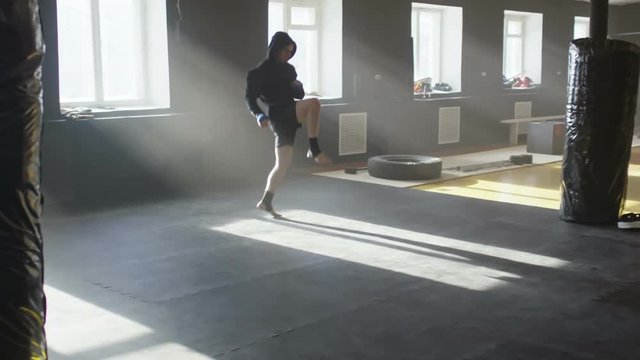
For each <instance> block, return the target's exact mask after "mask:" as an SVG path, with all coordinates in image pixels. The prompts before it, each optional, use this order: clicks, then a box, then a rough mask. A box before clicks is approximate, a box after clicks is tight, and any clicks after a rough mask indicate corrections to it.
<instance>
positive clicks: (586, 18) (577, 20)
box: [573, 16, 591, 40]
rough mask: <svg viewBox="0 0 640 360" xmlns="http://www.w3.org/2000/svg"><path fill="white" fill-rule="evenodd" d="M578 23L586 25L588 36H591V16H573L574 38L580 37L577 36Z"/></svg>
mask: <svg viewBox="0 0 640 360" xmlns="http://www.w3.org/2000/svg"><path fill="white" fill-rule="evenodd" d="M578 25H583V26H584V25H586V27H587V28H586V35H587V36H586V37H589V31H590V26H591V18H590V17H589V16H574V18H573V40H575V39H580V38H579V37H576V27H577V26H578Z"/></svg>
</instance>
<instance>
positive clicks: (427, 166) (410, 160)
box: [367, 155, 442, 180]
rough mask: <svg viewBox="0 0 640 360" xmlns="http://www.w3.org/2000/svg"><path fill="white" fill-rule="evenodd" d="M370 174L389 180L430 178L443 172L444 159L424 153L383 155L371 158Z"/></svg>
mask: <svg viewBox="0 0 640 360" xmlns="http://www.w3.org/2000/svg"><path fill="white" fill-rule="evenodd" d="M367 163H368V164H367V165H368V171H369V175H371V176H373V177H377V178H381V179H389V180H429V179H437V178H439V177H440V175H441V174H442V159H440V158H436V157H431V156H422V155H381V156H374V157H372V158H369V161H368V162H367Z"/></svg>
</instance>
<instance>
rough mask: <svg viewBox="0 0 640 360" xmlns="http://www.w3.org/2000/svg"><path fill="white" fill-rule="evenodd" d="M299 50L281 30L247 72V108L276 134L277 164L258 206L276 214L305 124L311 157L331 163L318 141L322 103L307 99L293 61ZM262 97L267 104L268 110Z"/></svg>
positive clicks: (324, 163) (322, 163)
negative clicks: (298, 134) (277, 199)
mask: <svg viewBox="0 0 640 360" xmlns="http://www.w3.org/2000/svg"><path fill="white" fill-rule="evenodd" d="M296 50H297V45H296V43H295V42H294V41H293V39H291V37H290V36H289V35H288V34H287V33H285V32H277V33H275V34H274V35H273V37H272V38H271V42H270V43H269V48H268V53H267V57H266V59H264V60H263V61H262V62H261V63H260V64H259V65H258V66H257V67H255V68H254V69H252V70H250V71H249V72H248V74H247V88H246V93H245V100H246V103H247V107H248V108H249V111H250V112H251V114H252V115H253V116H255V118H256V120H257V123H258V126H260V127H261V128H271V130H272V131H273V133H274V136H275V155H276V161H275V165H274V167H273V169H272V170H271V172H270V173H269V176H268V178H267V185H266V188H265V192H264V195H263V197H262V199H261V200H260V202H258V204H257V205H256V207H257V208H258V209H260V210H264V211H267V212H269V213H270V214H271V215H272V216H274V217H279V216H280V215H279V214H278V213H276V212H275V210H274V209H273V205H272V200H273V196H274V194H275V191H276V189H277V188H278V187H279V186H280V184H281V183H282V182H283V180H284V177H285V175H286V173H287V171H288V169H289V166H290V165H291V160H292V158H293V144H294V140H295V136H296V132H297V130H298V128H300V127H301V125H302V123H306V124H307V133H308V137H309V151H308V152H307V157H308V158H311V159H313V160H314V161H315V163H317V164H320V165H326V164H330V163H331V160H330V159H329V158H328V157H327V156H326V155H325V154H324V153H323V152H322V151H321V150H320V146H319V144H318V133H319V126H320V102H319V101H318V99H315V98H312V99H305V100H303V99H304V95H305V91H304V86H303V85H302V83H301V82H300V81H298V79H297V78H298V74H297V73H296V70H295V68H294V67H293V65H291V64H289V60H291V58H292V57H293V56H294V55H295V53H296ZM258 99H260V100H261V101H262V102H263V103H264V104H265V105H267V107H268V112H267V113H265V111H264V110H263V109H262V108H261V107H260V105H259V104H258Z"/></svg>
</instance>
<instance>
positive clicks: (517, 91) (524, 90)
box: [503, 86, 540, 95]
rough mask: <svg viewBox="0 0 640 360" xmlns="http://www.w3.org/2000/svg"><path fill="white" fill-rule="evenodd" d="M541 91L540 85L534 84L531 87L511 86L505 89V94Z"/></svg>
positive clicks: (533, 93) (525, 93) (524, 93)
mask: <svg viewBox="0 0 640 360" xmlns="http://www.w3.org/2000/svg"><path fill="white" fill-rule="evenodd" d="M539 91H540V87H539V86H534V87H530V88H510V89H503V94H505V95H535V94H538V92H539Z"/></svg>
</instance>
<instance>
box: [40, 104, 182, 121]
mask: <svg viewBox="0 0 640 360" xmlns="http://www.w3.org/2000/svg"><path fill="white" fill-rule="evenodd" d="M78 109H82V110H81V111H79V112H78V113H77V115H80V116H78V117H73V116H67V115H65V114H64V113H63V114H60V115H58V116H56V118H54V119H45V121H47V122H52V121H55V122H60V121H73V122H81V121H89V120H115V119H139V118H153V117H171V116H179V115H183V114H181V113H174V112H171V109H169V108H157V107H142V106H135V107H134V106H131V107H118V108H85V107H82V108H78ZM61 112H62V111H61Z"/></svg>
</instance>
